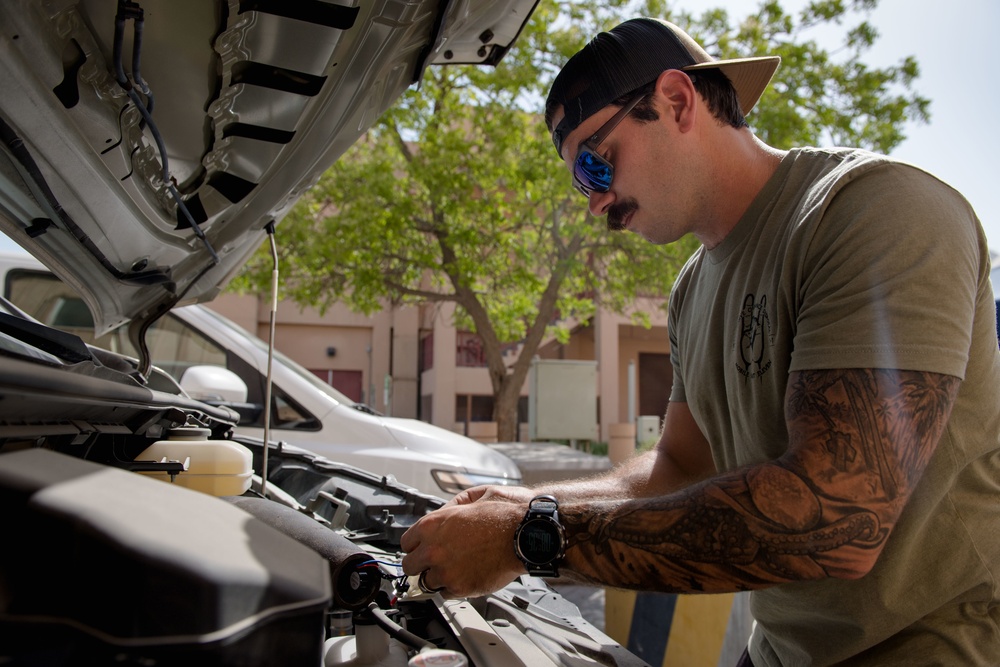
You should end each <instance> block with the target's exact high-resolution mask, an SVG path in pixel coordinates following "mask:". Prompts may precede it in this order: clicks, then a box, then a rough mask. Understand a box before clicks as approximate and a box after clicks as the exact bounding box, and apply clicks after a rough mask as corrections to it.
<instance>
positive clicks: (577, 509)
mask: <svg viewBox="0 0 1000 667" xmlns="http://www.w3.org/2000/svg"><path fill="white" fill-rule="evenodd" d="M958 384H959V381H958V379H957V378H953V377H949V376H943V375H937V374H933V373H920V372H903V371H891V370H867V369H862V370H846V371H845V370H837V371H811V372H800V373H795V374H793V375H792V376H791V377H790V384H789V389H788V391H787V393H786V401H785V411H786V414H785V417H786V420H787V424H788V432H789V450H788V452H787V453H786V454H785V455H783V456H782V457H781V458H779V459H776V460H774V461H769V462H767V463H763V464H760V465H755V466H750V467H747V468H742V469H740V470H735V471H731V472H728V473H724V474H722V475H719V476H717V477H715V478H713V479H711V480H708V481H706V482H702V483H701V484H698V485H695V486H692V487H689V488H687V489H684V490H683V491H680V492H678V493H674V494H671V495H668V496H661V497H659V498H652V499H638V500H632V501H626V502H619V501H607V502H598V503H581V504H579V505H573V504H570V505H567V506H565V507H561V508H560V514H561V516H562V517H563V520H564V522H565V523H566V525H567V532H568V535H569V543H570V549H569V551H568V553H567V558H568V559H569V564H570V566H571V568H572V570H573V571H574V573H575V574H576V575H577V577H578V578H580V579H583V580H590V581H594V582H601V583H604V584H607V585H611V586H619V587H625V588H638V589H650V588H654V589H658V590H665V591H671V592H701V591H703V592H721V591H734V590H747V589H753V588H760V587H763V586H768V585H771V584H775V583H781V582H787V581H803V580H812V579H822V578H826V577H854V576H860V575H861V574H864V572H865V571H867V568H868V567H869V566H870V564H871V562H873V559H874V557H876V556H877V554H878V553H879V551H880V550H881V547H882V546H883V545H884V543H885V540H886V538H887V536H888V535H889V532H890V531H891V530H892V527H893V525H894V524H895V522H896V520H897V518H898V516H899V513H900V511H901V510H902V507H903V505H904V504H905V502H906V499H907V498H908V497H909V494H910V492H911V491H912V490H913V488H914V486H915V485H916V484H917V482H918V481H919V478H920V474H921V473H922V472H923V470H924V468H925V467H926V465H927V462H928V461H929V460H930V457H931V455H932V454H933V452H934V449H935V447H936V444H937V442H938V440H939V438H940V436H941V433H942V431H943V429H944V426H945V423H946V422H947V418H948V415H949V414H950V409H951V404H952V401H953V400H954V396H955V394H956V393H957V391H958Z"/></svg>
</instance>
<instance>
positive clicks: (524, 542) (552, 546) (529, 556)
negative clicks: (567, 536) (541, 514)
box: [517, 519, 562, 565]
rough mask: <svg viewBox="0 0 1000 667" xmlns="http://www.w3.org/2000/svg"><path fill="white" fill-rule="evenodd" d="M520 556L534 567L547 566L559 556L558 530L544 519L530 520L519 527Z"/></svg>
mask: <svg viewBox="0 0 1000 667" xmlns="http://www.w3.org/2000/svg"><path fill="white" fill-rule="evenodd" d="M517 545H518V548H519V549H520V551H521V556H522V557H523V558H524V559H525V560H526V561H528V562H529V563H532V564H534V565H547V564H549V563H551V562H552V560H553V559H554V558H555V557H556V556H558V555H559V551H560V549H561V548H562V540H561V539H560V535H559V528H558V527H557V526H556V525H555V524H554V523H552V522H551V521H547V520H545V519H532V520H531V521H528V522H527V523H525V524H524V526H522V527H521V532H520V533H519V534H518V541H517Z"/></svg>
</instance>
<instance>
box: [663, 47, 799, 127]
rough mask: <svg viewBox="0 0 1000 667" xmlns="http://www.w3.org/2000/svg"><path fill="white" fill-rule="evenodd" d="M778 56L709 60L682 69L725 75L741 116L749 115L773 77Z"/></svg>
mask: <svg viewBox="0 0 1000 667" xmlns="http://www.w3.org/2000/svg"><path fill="white" fill-rule="evenodd" d="M780 64H781V57H780V56H762V57H758V58H734V59H732V60H711V61H708V62H704V63H697V64H694V65H688V66H687V67H683V68H682V69H683V70H684V71H685V72H696V71H698V70H700V69H717V70H719V71H721V72H722V73H723V74H725V75H726V78H728V79H729V81H730V82H731V83H732V84H733V88H734V89H735V90H736V97H737V98H738V99H739V101H740V110H741V111H743V115H744V116H745V115H747V114H748V113H750V111H751V109H753V108H754V106H755V105H756V104H757V100H759V99H760V96H761V95H763V94H764V90H765V89H766V88H767V85H768V84H769V83H770V82H771V79H772V78H773V77H774V73H775V71H777V69H778V65H780Z"/></svg>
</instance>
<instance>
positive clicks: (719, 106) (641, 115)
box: [612, 69, 749, 129]
mask: <svg viewBox="0 0 1000 667" xmlns="http://www.w3.org/2000/svg"><path fill="white" fill-rule="evenodd" d="M688 76H689V77H690V78H691V82H692V83H693V84H694V89H695V90H696V91H698V94H699V95H701V98H702V99H703V100H705V105H706V106H707V107H708V110H709V111H711V112H712V116H713V117H715V119H716V120H718V121H719V122H720V123H722V124H723V125H729V126H730V127H735V128H737V129H739V128H741V127H749V124H748V123H747V119H746V117H745V116H744V115H743V111H741V110H740V101H739V98H737V96H736V90H735V89H734V88H733V86H732V84H731V83H730V82H729V79H728V78H727V77H726V75H725V74H723V73H722V72H720V71H719V70H711V69H705V70H701V71H699V72H698V73H697V74H693V73H692V74H688ZM654 90H656V81H650V82H649V83H647V84H646V85H645V86H642V87H640V88H639V89H638V90H633V91H632V92H630V93H626V94H625V95H622V96H620V97H619V98H618V99H616V100H614V101H613V102H612V104H614V105H615V106H619V107H622V106H625V105H626V104H628V102H629V100H631V99H632V98H633V97H635V96H636V95H642V96H643V98H642V100H641V101H640V102H639V103H638V104H636V105H635V107H634V108H633V109H632V112H631V114H629V115H631V116H632V117H633V118H635V119H636V120H638V121H640V122H644V123H648V122H652V121H654V120H657V119H658V118H659V117H660V115H659V114H658V113H657V112H656V109H655V108H654V107H653V91H654Z"/></svg>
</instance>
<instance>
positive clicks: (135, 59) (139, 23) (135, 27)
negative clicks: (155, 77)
mask: <svg viewBox="0 0 1000 667" xmlns="http://www.w3.org/2000/svg"><path fill="white" fill-rule="evenodd" d="M144 23H145V20H144V19H143V11H142V8H141V7H140V8H138V16H137V17H136V18H135V19H133V21H132V81H134V82H135V85H136V86H137V87H138V88H139V90H140V91H142V94H143V96H145V98H146V111H148V112H149V113H150V115H152V114H153V92H152V91H151V90H150V89H149V86H148V85H147V84H146V81H145V80H144V79H143V78H142V74H140V73H139V60H140V56H141V55H142V28H143V24H144Z"/></svg>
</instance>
